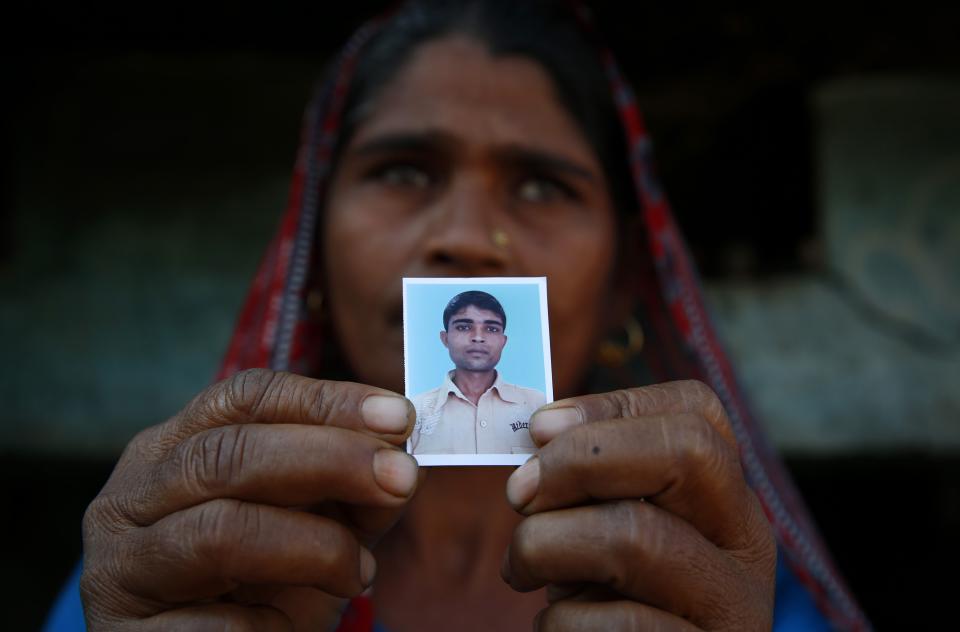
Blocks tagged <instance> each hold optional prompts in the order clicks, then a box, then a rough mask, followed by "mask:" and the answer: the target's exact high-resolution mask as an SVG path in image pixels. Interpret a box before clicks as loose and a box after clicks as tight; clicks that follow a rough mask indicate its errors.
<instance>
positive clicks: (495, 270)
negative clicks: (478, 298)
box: [424, 177, 511, 276]
mask: <svg viewBox="0 0 960 632" xmlns="http://www.w3.org/2000/svg"><path fill="white" fill-rule="evenodd" d="M497 197H498V196H497V195H496V194H495V192H494V191H493V190H492V187H491V186H490V185H489V184H488V183H486V182H484V181H483V179H482V178H467V177H464V178H461V179H460V180H459V181H458V180H454V181H453V182H451V184H450V186H448V187H447V189H446V190H445V191H444V192H443V194H442V195H441V196H440V197H438V198H437V199H436V200H435V202H434V204H433V208H432V209H431V222H430V224H429V227H428V231H429V234H428V236H427V238H426V241H425V242H424V243H425V245H424V256H425V257H426V263H427V264H428V265H429V266H430V267H432V268H438V267H439V268H443V269H444V272H447V273H449V274H462V275H463V276H501V275H503V274H504V273H505V271H506V270H507V268H508V267H509V264H510V259H511V258H510V250H509V246H508V245H506V244H504V243H503V242H502V240H496V239H495V233H496V232H497V231H498V230H500V231H501V232H502V229H500V228H499V227H497V226H496V223H497V220H498V218H505V212H504V209H503V208H502V202H501V201H500V200H498V199H497Z"/></svg>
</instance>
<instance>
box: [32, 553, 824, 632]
mask: <svg viewBox="0 0 960 632" xmlns="http://www.w3.org/2000/svg"><path fill="white" fill-rule="evenodd" d="M80 570H81V565H80V564H77V568H76V569H75V570H74V572H73V574H72V575H71V576H70V579H69V580H67V583H66V585H65V586H64V587H63V590H62V591H61V592H60V595H59V597H57V601H56V603H55V604H54V606H53V609H52V610H51V611H50V616H49V617H48V618H47V623H46V625H44V626H43V631H42V632H86V629H87V626H86V624H85V623H84V621H83V608H82V606H81V605H80ZM830 629H831V628H830V625H829V624H828V623H827V621H826V619H824V618H823V615H821V614H820V611H819V610H817V607H816V605H815V604H814V603H813V599H812V598H811V597H810V593H808V592H807V590H806V589H805V588H804V587H803V585H802V584H801V583H800V581H799V580H798V579H797V576H796V575H794V574H793V571H791V570H790V568H789V567H788V566H787V565H786V564H785V563H784V562H783V556H779V557H778V559H777V596H776V601H775V604H774V610H773V632H821V631H822V632H829V630H830ZM373 632H387V629H386V628H384V627H383V625H381V624H380V623H375V624H374V626H373Z"/></svg>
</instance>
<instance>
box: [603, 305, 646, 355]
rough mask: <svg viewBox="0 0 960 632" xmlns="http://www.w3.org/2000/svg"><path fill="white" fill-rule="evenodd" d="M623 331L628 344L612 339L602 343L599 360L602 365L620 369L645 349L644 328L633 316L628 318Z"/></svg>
mask: <svg viewBox="0 0 960 632" xmlns="http://www.w3.org/2000/svg"><path fill="white" fill-rule="evenodd" d="M623 329H624V331H625V332H626V337H627V342H626V344H624V343H621V342H619V341H615V340H612V339H607V340H604V341H603V342H602V343H600V348H599V349H598V350H597V356H598V357H597V359H598V360H599V362H600V363H601V364H602V365H604V366H607V367H610V368H620V367H622V366H624V365H625V364H626V363H627V362H628V361H629V360H630V359H631V358H632V357H634V356H635V355H637V354H638V353H640V351H641V350H642V349H643V328H642V327H640V323H639V322H637V319H636V318H635V317H633V316H631V317H630V318H628V319H627V322H625V323H624V324H623Z"/></svg>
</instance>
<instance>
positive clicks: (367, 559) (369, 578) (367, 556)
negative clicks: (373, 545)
mask: <svg viewBox="0 0 960 632" xmlns="http://www.w3.org/2000/svg"><path fill="white" fill-rule="evenodd" d="M376 576H377V560H376V559H375V558H374V557H373V553H371V552H370V551H368V550H367V549H365V548H363V547H362V546H361V547H360V582H361V583H362V584H363V587H364V588H369V587H370V584H372V583H373V578H374V577H376Z"/></svg>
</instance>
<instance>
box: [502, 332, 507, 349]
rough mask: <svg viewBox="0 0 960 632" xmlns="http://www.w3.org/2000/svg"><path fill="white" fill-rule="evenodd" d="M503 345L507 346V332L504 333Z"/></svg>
mask: <svg viewBox="0 0 960 632" xmlns="http://www.w3.org/2000/svg"><path fill="white" fill-rule="evenodd" d="M503 346H504V347H506V346H507V334H503Z"/></svg>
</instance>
